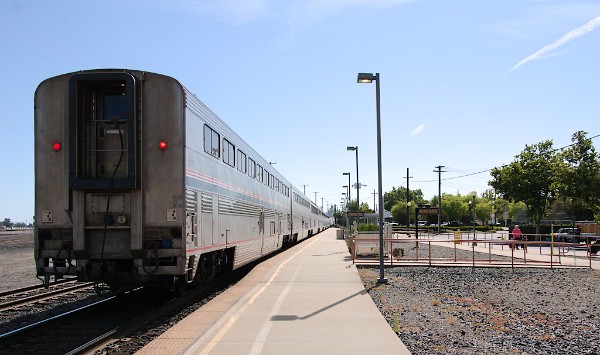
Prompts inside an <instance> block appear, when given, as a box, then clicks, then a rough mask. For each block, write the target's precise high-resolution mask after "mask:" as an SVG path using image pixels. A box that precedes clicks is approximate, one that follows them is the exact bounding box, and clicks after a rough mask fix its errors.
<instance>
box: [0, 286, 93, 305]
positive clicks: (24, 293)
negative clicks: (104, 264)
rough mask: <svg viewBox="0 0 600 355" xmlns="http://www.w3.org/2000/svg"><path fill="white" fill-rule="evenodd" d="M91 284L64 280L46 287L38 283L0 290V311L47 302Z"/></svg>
mask: <svg viewBox="0 0 600 355" xmlns="http://www.w3.org/2000/svg"><path fill="white" fill-rule="evenodd" d="M93 285H94V284H93V283H91V282H86V283H77V282H76V281H75V280H64V281H59V282H56V283H54V284H52V285H50V287H49V288H48V289H45V288H44V287H43V286H42V285H39V286H30V287H25V288H21V289H17V290H11V291H6V292H2V293H0V312H4V311H8V310H17V309H19V308H22V307H26V306H31V305H34V304H35V303H37V302H47V301H48V300H50V299H55V298H60V297H65V296H67V295H69V294H71V293H73V292H77V291H81V290H84V289H88V288H92V287H93Z"/></svg>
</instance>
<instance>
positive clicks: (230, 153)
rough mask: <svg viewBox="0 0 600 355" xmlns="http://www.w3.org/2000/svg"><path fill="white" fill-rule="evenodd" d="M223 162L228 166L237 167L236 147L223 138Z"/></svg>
mask: <svg viewBox="0 0 600 355" xmlns="http://www.w3.org/2000/svg"><path fill="white" fill-rule="evenodd" d="M223 161H224V162H225V163H226V164H227V165H231V166H235V146H234V145H233V144H231V142H230V141H228V140H227V139H225V138H223Z"/></svg>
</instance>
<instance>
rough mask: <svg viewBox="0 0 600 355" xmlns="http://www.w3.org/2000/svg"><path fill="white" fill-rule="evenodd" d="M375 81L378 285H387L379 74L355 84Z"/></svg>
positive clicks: (363, 75)
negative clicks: (384, 254)
mask: <svg viewBox="0 0 600 355" xmlns="http://www.w3.org/2000/svg"><path fill="white" fill-rule="evenodd" d="M373 80H375V106H376V110H377V165H378V169H377V175H378V179H377V180H378V181H377V182H378V184H379V280H377V282H378V283H387V280H386V278H385V275H384V269H383V191H382V185H383V183H382V178H381V113H380V109H379V108H380V104H379V101H380V99H379V81H380V80H379V73H375V74H374V75H373V74H372V73H358V76H357V78H356V82H357V83H372V82H373Z"/></svg>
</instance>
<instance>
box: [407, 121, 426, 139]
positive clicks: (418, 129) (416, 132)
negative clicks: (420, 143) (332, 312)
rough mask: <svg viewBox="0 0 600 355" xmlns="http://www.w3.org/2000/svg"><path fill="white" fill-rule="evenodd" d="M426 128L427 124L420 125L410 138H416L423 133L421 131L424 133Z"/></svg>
mask: <svg viewBox="0 0 600 355" xmlns="http://www.w3.org/2000/svg"><path fill="white" fill-rule="evenodd" d="M424 128H425V123H423V124H422V125H420V126H419V127H417V128H415V129H414V130H413V131H412V132H411V133H410V136H411V137H412V136H416V135H417V134H419V133H421V131H423V129H424Z"/></svg>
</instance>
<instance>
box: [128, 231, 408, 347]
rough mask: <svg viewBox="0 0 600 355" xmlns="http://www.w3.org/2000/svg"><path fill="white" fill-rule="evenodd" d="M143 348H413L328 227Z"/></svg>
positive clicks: (278, 256) (253, 273) (253, 272)
mask: <svg viewBox="0 0 600 355" xmlns="http://www.w3.org/2000/svg"><path fill="white" fill-rule="evenodd" d="M138 353H139V354H182V353H183V354H223V355H225V354H227V355H230V354H286V355H293V354H302V355H305V354H396V355H397V354H410V352H409V351H408V349H407V348H406V346H405V345H404V344H403V343H402V341H401V340H400V339H399V338H398V336H397V335H396V334H395V333H394V332H393V330H392V329H391V327H390V326H389V325H388V323H387V322H386V320H385V319H384V318H383V316H382V315H381V313H380V312H379V310H378V309H377V307H376V306H375V304H374V303H373V301H372V299H371V297H370V296H369V295H368V293H367V290H365V288H364V287H363V285H362V282H361V280H360V277H359V276H358V271H357V269H356V267H355V266H354V265H352V260H351V258H350V255H349V253H348V249H347V247H346V243H345V241H343V240H337V239H336V229H333V228H331V229H328V230H326V231H324V232H322V233H320V234H318V235H316V236H314V237H312V238H310V239H308V240H306V241H304V242H302V243H300V244H299V245H297V246H295V247H294V248H292V249H289V250H287V251H285V252H284V253H281V254H279V255H277V256H275V257H273V258H271V259H270V260H268V261H266V262H264V263H262V264H261V265H259V266H257V267H256V268H254V270H253V271H252V272H251V273H250V274H248V275H247V276H246V277H245V278H244V280H242V281H241V282H240V283H238V284H237V285H236V286H234V287H232V288H230V289H228V290H227V291H226V292H224V293H223V294H221V295H220V296H218V297H216V298H215V299H213V300H212V301H211V302H209V303H208V304H207V305H206V306H204V307H202V308H201V309H199V310H198V311H196V312H195V313H194V314H192V315H191V316H190V317H188V318H186V319H185V320H184V321H182V322H180V323H179V324H177V325H176V326H174V327H172V328H171V329H170V330H169V331H167V332H165V333H164V334H162V335H161V336H160V337H159V338H158V339H155V340H154V341H152V342H151V343H150V344H148V345H147V346H146V347H144V348H143V349H142V350H140V351H139V352H138Z"/></svg>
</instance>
